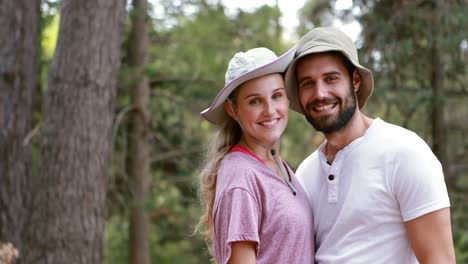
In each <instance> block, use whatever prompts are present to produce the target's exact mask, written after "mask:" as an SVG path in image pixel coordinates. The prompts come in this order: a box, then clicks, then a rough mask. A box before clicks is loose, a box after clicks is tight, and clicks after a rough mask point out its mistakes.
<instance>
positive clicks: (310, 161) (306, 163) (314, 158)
mask: <svg viewBox="0 0 468 264" xmlns="http://www.w3.org/2000/svg"><path fill="white" fill-rule="evenodd" d="M319 164H320V161H319V150H318V149H317V150H315V151H314V152H312V153H311V154H310V155H309V156H307V157H306V158H305V159H304V160H303V161H302V162H301V164H299V167H297V170H296V175H299V174H301V172H302V171H304V170H308V169H309V168H310V167H316V166H319Z"/></svg>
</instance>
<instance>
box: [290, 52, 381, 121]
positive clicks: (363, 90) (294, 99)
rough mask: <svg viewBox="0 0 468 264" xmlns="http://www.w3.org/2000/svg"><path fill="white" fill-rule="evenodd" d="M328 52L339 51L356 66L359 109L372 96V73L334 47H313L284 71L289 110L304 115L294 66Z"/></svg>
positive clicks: (295, 59)
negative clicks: (358, 79) (306, 57)
mask: <svg viewBox="0 0 468 264" xmlns="http://www.w3.org/2000/svg"><path fill="white" fill-rule="evenodd" d="M328 51H339V52H341V53H343V55H345V56H346V58H348V60H349V61H351V63H352V64H353V65H354V66H356V68H357V70H358V72H359V75H360V76H361V85H360V87H359V90H358V92H357V98H358V104H359V109H363V108H364V106H365V105H366V103H367V99H369V97H370V96H371V94H372V90H373V87H374V78H373V76H372V72H371V71H370V70H369V69H367V68H365V67H363V66H362V65H360V64H359V63H358V62H356V61H354V60H352V59H351V58H350V57H349V56H348V54H346V53H345V52H343V51H342V50H340V49H337V48H336V47H330V46H326V45H321V46H315V47H311V48H310V49H308V50H306V51H304V52H303V53H301V54H300V55H298V56H297V57H295V58H294V59H293V61H292V62H291V64H290V65H289V67H288V69H287V71H286V76H285V83H286V93H287V95H288V98H289V100H291V109H292V110H294V111H296V112H298V113H300V114H304V113H303V111H302V107H301V103H300V100H299V94H298V84H297V79H296V64H297V62H298V61H299V60H300V59H301V58H303V57H305V56H307V55H311V54H314V53H322V52H328Z"/></svg>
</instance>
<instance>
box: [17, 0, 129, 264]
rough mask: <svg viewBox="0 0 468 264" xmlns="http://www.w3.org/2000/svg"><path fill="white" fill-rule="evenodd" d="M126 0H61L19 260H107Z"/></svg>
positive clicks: (88, 262)
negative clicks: (37, 164)
mask: <svg viewBox="0 0 468 264" xmlns="http://www.w3.org/2000/svg"><path fill="white" fill-rule="evenodd" d="M124 12H125V1H108V0H63V1H62V2H61V20H60V30H59V37H58V42H57V46H56V51H55V56H54V59H53V62H52V65H51V69H50V73H49V80H48V92H47V94H46V96H45V103H44V120H43V124H42V130H41V146H40V168H39V175H38V177H36V178H35V179H34V180H35V181H34V183H35V189H34V192H33V205H32V214H31V217H30V223H29V225H28V228H27V234H26V240H25V245H26V246H25V250H24V252H23V255H20V258H21V259H22V263H34V264H42V263H47V264H52V263H57V264H59V263H60V264H62V263H83V264H85V263H86V264H93V263H96V264H97V263H102V256H103V238H104V224H105V213H106V208H105V200H106V192H107V184H108V165H109V161H110V155H111V146H112V136H111V135H112V133H111V130H112V120H113V113H114V101H115V94H116V81H117V78H118V69H119V65H120V45H121V35H122V31H123V25H124Z"/></svg>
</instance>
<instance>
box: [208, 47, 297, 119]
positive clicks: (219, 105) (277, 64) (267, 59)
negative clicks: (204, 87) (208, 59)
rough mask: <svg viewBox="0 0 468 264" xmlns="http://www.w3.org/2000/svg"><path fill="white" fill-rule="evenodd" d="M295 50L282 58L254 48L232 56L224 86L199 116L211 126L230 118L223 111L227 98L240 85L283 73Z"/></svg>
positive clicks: (264, 49) (270, 52)
mask: <svg viewBox="0 0 468 264" xmlns="http://www.w3.org/2000/svg"><path fill="white" fill-rule="evenodd" d="M295 50H296V49H295V48H294V47H293V48H292V49H290V50H289V51H287V52H286V53H284V54H283V55H282V56H280V57H277V56H276V54H275V53H274V52H273V51H271V50H269V49H267V48H263V47H260V48H254V49H251V50H248V51H246V52H238V53H236V54H235V55H234V57H233V58H232V59H231V61H230V62H229V65H228V69H227V71H226V81H225V86H224V87H223V88H222V89H221V90H220V91H219V93H218V95H217V96H216V98H215V99H214V100H213V102H212V103H211V105H210V107H208V108H207V109H205V110H203V111H202V112H201V113H200V115H201V116H203V117H204V118H205V119H206V120H208V121H210V122H211V123H213V124H216V125H220V124H222V123H223V121H224V120H226V119H227V118H230V117H229V116H228V114H227V113H226V111H225V110H224V102H225V101H226V99H227V98H228V96H229V95H230V94H231V93H232V91H234V89H236V88H237V87H238V86H239V85H241V84H242V83H244V82H246V81H248V80H251V79H254V78H257V77H260V76H263V75H267V74H270V73H276V72H278V73H283V72H284V71H285V70H286V67H288V64H289V63H290V62H291V60H292V58H293V56H294V52H295Z"/></svg>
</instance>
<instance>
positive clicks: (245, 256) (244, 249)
mask: <svg viewBox="0 0 468 264" xmlns="http://www.w3.org/2000/svg"><path fill="white" fill-rule="evenodd" d="M255 246H256V243H255V242H251V241H242V242H234V243H232V246H231V258H230V259H229V262H228V263H229V264H255V263H256V253H255Z"/></svg>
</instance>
